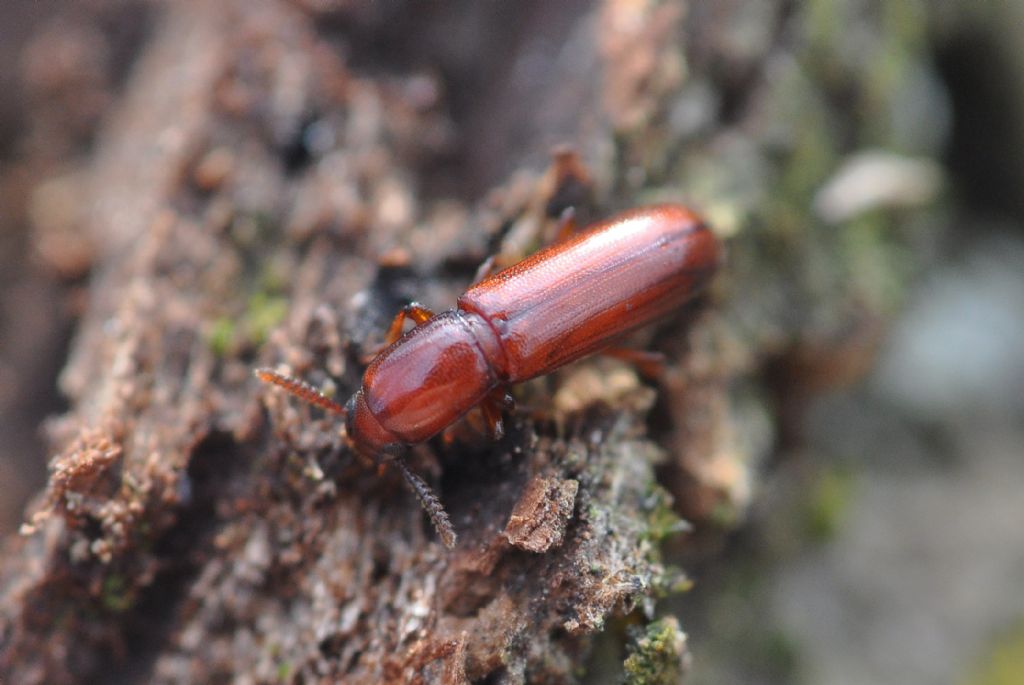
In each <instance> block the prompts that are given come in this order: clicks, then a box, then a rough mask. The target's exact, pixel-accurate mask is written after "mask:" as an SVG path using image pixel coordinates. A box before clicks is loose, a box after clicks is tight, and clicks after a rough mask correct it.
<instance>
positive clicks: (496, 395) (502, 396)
mask: <svg viewBox="0 0 1024 685" xmlns="http://www.w3.org/2000/svg"><path fill="white" fill-rule="evenodd" d="M515 404H516V403H515V400H514V399H513V398H512V395H509V394H508V391H507V390H506V389H505V388H504V387H503V386H502V387H497V388H495V389H494V390H492V391H491V392H489V393H487V396H486V397H484V399H483V401H482V402H480V412H481V413H482V414H483V417H484V423H486V424H487V430H488V431H490V434H491V438H493V439H494V440H501V439H502V438H503V437H504V436H505V419H504V410H506V409H507V410H511V409H513V408H514V407H515Z"/></svg>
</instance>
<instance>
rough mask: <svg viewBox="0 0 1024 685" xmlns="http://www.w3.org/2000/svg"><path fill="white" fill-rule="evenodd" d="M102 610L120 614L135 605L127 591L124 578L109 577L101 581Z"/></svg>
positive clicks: (118, 576)
mask: <svg viewBox="0 0 1024 685" xmlns="http://www.w3.org/2000/svg"><path fill="white" fill-rule="evenodd" d="M101 600H102V602H103V608H104V609H106V610H107V611H110V612H113V613H118V614H119V613H122V612H125V611H127V610H128V609H131V608H132V605H133V604H134V603H135V602H134V600H133V598H132V595H131V592H129V591H128V588H127V584H126V583H125V579H124V576H121V575H116V574H115V575H110V576H107V577H106V578H104V579H103V595H102V598H101Z"/></svg>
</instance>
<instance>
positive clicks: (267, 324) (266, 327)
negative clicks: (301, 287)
mask: <svg viewBox="0 0 1024 685" xmlns="http://www.w3.org/2000/svg"><path fill="white" fill-rule="evenodd" d="M287 311H288V300H286V299H285V298H284V297H281V296H279V295H270V294H268V293H266V292H258V293H255V294H254V295H253V296H252V297H251V298H249V306H248V308H247V309H246V312H245V328H246V333H247V337H248V338H249V340H251V341H252V342H253V343H254V344H256V345H261V344H262V343H263V342H264V341H266V339H267V336H268V335H269V334H270V331H271V329H273V328H274V327H275V326H277V324H279V323H281V321H282V320H283V319H284V315H285V313H286V312H287Z"/></svg>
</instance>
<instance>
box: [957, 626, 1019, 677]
mask: <svg viewBox="0 0 1024 685" xmlns="http://www.w3.org/2000/svg"><path fill="white" fill-rule="evenodd" d="M960 682H961V683H962V685H1016V684H1017V683H1024V624H1019V625H1017V627H1016V628H1014V629H1013V630H1011V631H1010V632H1008V633H1006V634H1005V635H1003V636H1002V637H1001V638H999V639H998V640H996V643H995V644H994V645H993V646H992V649H991V651H990V652H989V653H988V654H987V655H986V657H985V659H984V661H983V662H982V663H981V664H979V665H978V666H977V667H976V669H975V670H974V671H973V672H971V673H969V674H968V675H967V677H966V678H963V679H962V680H961V681H960Z"/></svg>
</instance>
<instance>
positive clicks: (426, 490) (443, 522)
mask: <svg viewBox="0 0 1024 685" xmlns="http://www.w3.org/2000/svg"><path fill="white" fill-rule="evenodd" d="M391 463H393V464H395V465H396V466H397V467H398V470H399V471H401V472H402V476H404V477H405V482H406V483H408V484H409V487H410V488H412V491H413V492H415V493H416V497H417V498H419V500H420V504H422V505H423V510H424V511H426V512H427V516H429V517H430V522H431V523H433V524H434V529H435V530H436V531H437V534H438V536H440V538H441V542H442V543H444V546H445V547H447V548H448V549H454V548H455V541H456V540H457V539H458V536H457V535H455V528H454V527H453V526H452V522H451V520H450V519H449V518H448V512H446V511H445V510H444V505H443V504H441V500H439V499H438V498H437V495H435V494H434V491H433V490H431V489H430V486H429V485H427V484H426V483H425V482H423V479H422V478H420V477H419V476H417V475H416V474H415V473H413V472H412V471H411V470H410V469H409V465H408V464H406V463H405V460H404V459H395V460H394V461H393V462H391Z"/></svg>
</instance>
